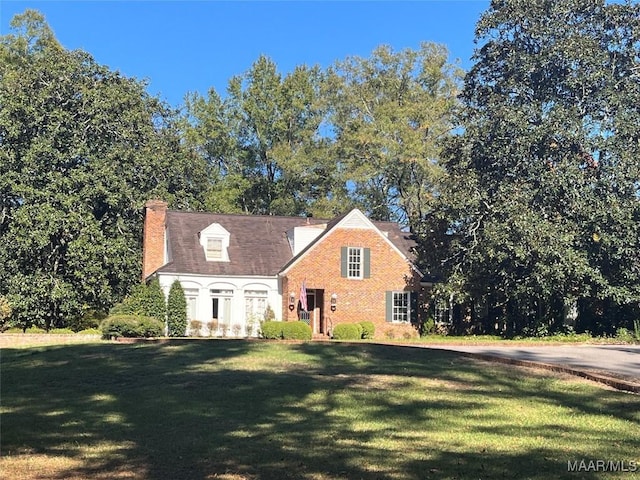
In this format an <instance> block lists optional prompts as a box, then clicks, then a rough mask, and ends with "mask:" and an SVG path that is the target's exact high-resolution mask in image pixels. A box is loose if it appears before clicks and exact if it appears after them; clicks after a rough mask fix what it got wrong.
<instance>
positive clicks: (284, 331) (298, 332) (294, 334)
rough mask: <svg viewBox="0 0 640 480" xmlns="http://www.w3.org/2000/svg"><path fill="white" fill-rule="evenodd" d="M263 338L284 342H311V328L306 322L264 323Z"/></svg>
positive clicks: (261, 331) (261, 328) (261, 329)
mask: <svg viewBox="0 0 640 480" xmlns="http://www.w3.org/2000/svg"><path fill="white" fill-rule="evenodd" d="M260 333H261V335H262V338H269V339H283V340H311V337H312V333H311V327H310V326H309V325H307V324H306V323H304V322H276V321H271V322H263V323H262V326H261V327H260Z"/></svg>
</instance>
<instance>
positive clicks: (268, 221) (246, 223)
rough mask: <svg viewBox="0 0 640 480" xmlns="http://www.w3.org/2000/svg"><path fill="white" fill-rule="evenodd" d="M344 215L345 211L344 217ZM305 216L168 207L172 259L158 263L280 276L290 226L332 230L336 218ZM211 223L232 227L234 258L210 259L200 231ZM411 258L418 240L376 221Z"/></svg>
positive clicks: (186, 269)
mask: <svg viewBox="0 0 640 480" xmlns="http://www.w3.org/2000/svg"><path fill="white" fill-rule="evenodd" d="M340 218H341V217H340ZM335 220H336V219H334V220H323V219H317V218H309V219H308V220H307V219H306V218H304V217H279V216H270V215H269V216H267V215H263V216H260V215H232V214H215V213H196V212H178V211H171V210H170V211H167V217H166V226H167V236H168V248H169V252H168V254H169V255H168V256H169V259H170V262H169V263H168V264H166V265H164V266H163V267H161V268H159V269H158V272H165V273H185V274H186V273H191V274H202V275H216V276H218V275H236V276H237V275H242V276H245V275H246V276H275V275H277V274H278V272H279V271H280V269H281V268H282V267H283V266H284V265H285V264H287V262H289V261H290V260H291V259H292V258H293V253H292V251H291V246H290V244H289V241H288V239H287V231H288V230H291V229H292V228H294V227H298V226H303V225H306V224H307V221H308V222H309V223H310V224H312V225H319V224H327V225H328V226H327V230H330V228H331V227H332V226H335V224H336V223H337V222H336V221H335ZM212 223H218V224H220V225H221V226H222V227H224V228H225V229H226V230H227V231H228V232H229V233H230V238H229V249H228V253H229V260H230V261H229V262H208V261H206V259H205V254H204V250H203V248H202V246H201V245H200V241H199V238H198V233H199V232H201V231H202V230H204V229H205V228H207V227H208V226H209V225H211V224H212ZM373 223H374V225H376V227H378V228H379V229H380V230H381V231H383V232H388V238H389V240H391V242H392V243H393V244H394V245H395V246H396V247H398V249H399V250H400V251H401V252H403V253H404V254H405V255H406V256H407V257H408V258H409V259H413V254H412V247H413V246H414V244H415V242H414V241H413V240H412V239H411V238H410V234H408V233H406V232H402V231H401V229H400V228H399V226H398V225H397V224H396V223H392V222H373Z"/></svg>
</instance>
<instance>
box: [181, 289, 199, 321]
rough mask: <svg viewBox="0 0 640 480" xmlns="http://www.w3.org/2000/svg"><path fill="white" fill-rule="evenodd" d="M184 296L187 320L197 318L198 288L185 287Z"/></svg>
mask: <svg viewBox="0 0 640 480" xmlns="http://www.w3.org/2000/svg"><path fill="white" fill-rule="evenodd" d="M184 297H185V300H186V301H187V320H197V312H198V309H197V307H198V290H197V289H192V288H185V290H184Z"/></svg>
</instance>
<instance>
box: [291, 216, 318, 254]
mask: <svg viewBox="0 0 640 480" xmlns="http://www.w3.org/2000/svg"><path fill="white" fill-rule="evenodd" d="M326 228H327V225H326V224H320V225H302V226H299V227H294V228H293V229H291V230H289V231H288V232H287V238H288V240H289V245H290V246H291V251H292V252H293V255H294V256H296V255H297V254H299V253H300V252H301V251H302V250H304V249H305V248H306V247H307V245H309V244H310V243H311V242H313V241H314V240H315V239H316V238H318V236H319V235H320V234H321V233H322V232H323V231H324V230H325V229H326Z"/></svg>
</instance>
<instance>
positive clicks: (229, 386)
mask: <svg viewBox="0 0 640 480" xmlns="http://www.w3.org/2000/svg"><path fill="white" fill-rule="evenodd" d="M272 345H273V344H270V343H264V342H249V341H235V340H226V341H175V342H174V341H172V342H168V343H157V344H140V345H114V344H96V345H68V346H59V347H41V348H34V349H20V350H10V349H5V350H4V351H3V362H2V365H1V367H2V379H3V388H2V389H3V392H2V393H3V395H2V397H3V402H2V403H3V426H2V429H3V435H2V450H3V455H9V456H11V455H16V454H20V453H33V454H51V455H63V456H66V457H69V458H73V459H77V460H79V463H80V465H79V466H74V467H69V468H66V469H63V470H60V471H57V472H49V474H48V475H47V478H51V479H55V478H59V479H63V478H64V479H68V478H109V473H110V472H122V473H123V474H127V473H131V474H133V476H134V477H135V478H145V479H150V480H160V479H169V478H170V479H193V480H201V479H203V480H204V479H207V478H214V477H215V476H218V477H221V478H229V479H243V478H247V479H298V478H336V479H338V478H344V479H351V478H359V479H365V480H369V479H371V480H373V479H380V480H387V479H388V480H391V479H395V478H445V477H446V478H451V474H452V472H454V473H455V472H459V473H460V475H458V473H455V474H456V475H458V476H457V478H477V477H478V476H480V475H481V473H480V472H482V471H484V472H485V473H486V475H485V474H482V475H483V478H503V477H504V472H510V471H511V472H515V471H522V468H521V467H522V465H526V466H527V469H528V468H531V470H530V471H531V472H532V474H531V476H530V477H529V478H539V479H542V478H548V476H549V472H550V470H549V469H550V468H552V469H553V470H552V471H555V470H556V469H558V468H560V467H562V462H561V461H560V460H559V459H558V457H557V453H556V454H554V452H546V451H544V450H539V451H532V452H531V453H530V454H529V453H527V454H526V455H523V454H518V455H514V454H510V453H502V454H499V453H496V452H484V453H483V452H477V453H473V452H463V453H461V452H460V451H458V452H455V451H451V452H448V451H444V450H436V449H435V447H434V448H431V449H429V448H427V449H425V451H424V452H423V453H424V455H422V457H421V459H416V458H415V455H414V454H415V452H410V451H409V450H407V451H403V450H402V449H401V450H398V449H394V448H390V447H388V446H387V445H386V444H385V443H384V442H381V441H380V437H381V436H382V437H385V436H386V437H388V438H389V439H391V440H394V441H396V440H398V439H400V440H401V441H402V439H403V435H405V434H406V432H408V431H411V430H412V429H414V428H415V425H416V424H419V425H424V427H425V428H429V426H430V425H433V428H434V429H435V428H438V429H443V428H446V427H447V425H446V422H447V421H448V420H447V419H449V418H453V419H455V418H456V416H457V415H460V416H462V415H464V414H465V412H469V411H478V412H481V413H482V411H483V409H484V405H483V394H484V393H485V392H486V393H487V395H489V394H491V395H494V394H495V388H494V387H495V385H496V384H497V383H498V384H501V385H502V388H503V392H499V393H498V394H499V395H501V394H504V395H505V396H508V395H521V396H523V397H527V396H533V397H537V398H543V399H545V401H551V402H558V403H562V404H568V405H570V406H572V408H576V409H580V410H581V411H584V412H593V411H595V410H597V409H598V405H602V404H601V403H600V404H598V398H596V395H597V394H596V393H594V394H593V397H589V396H586V397H585V395H584V392H582V394H583V395H582V397H581V396H580V394H579V393H577V392H576V393H575V394H574V393H571V392H568V393H562V392H557V391H552V392H551V393H548V392H547V393H545V392H542V391H533V390H534V389H533V388H531V387H525V386H520V385H518V384H517V382H516V383H515V384H514V382H513V378H511V379H509V378H501V377H500V376H499V375H496V374H495V372H494V373H489V372H487V373H484V372H483V371H482V368H478V364H477V363H476V362H474V361H471V360H469V359H468V358H465V357H462V356H460V355H458V354H456V353H454V352H447V351H440V350H438V351H433V350H431V351H430V350H426V349H406V348H402V347H394V346H384V345H373V344H362V345H358V346H355V347H354V346H352V345H346V344H319V343H301V344H292V345H288V346H286V347H285V346H283V347H281V348H282V349H283V350H282V355H291V352H293V354H294V355H297V356H299V358H298V357H295V358H294V357H292V358H291V359H289V357H287V358H288V360H287V361H286V362H284V363H282V364H281V365H280V364H279V363H278V362H280V361H281V360H278V358H273V357H265V356H263V355H262V353H263V352H264V351H266V350H268V351H269V353H270V354H271V355H272V356H273V355H274V354H273V352H274V351H275V352H276V354H277V353H278V350H273V348H272ZM276 356H277V355H276ZM270 358H271V359H272V360H269V359H270ZM269 361H273V363H274V365H276V366H270V365H268V363H269ZM259 362H263V363H266V364H267V365H266V366H265V365H263V364H260V363H259ZM282 365H284V367H283V366H282ZM500 368H503V367H500ZM505 370H506V369H505ZM427 380H428V381H429V382H435V383H433V385H445V386H450V387H451V388H459V389H460V391H459V395H456V396H454V397H453V398H451V397H448V398H445V399H441V400H435V399H434V398H432V397H429V396H425V395H417V396H415V397H412V398H403V401H402V402H398V397H397V396H395V395H393V394H392V393H393V392H394V391H400V390H402V388H403V386H405V385H406V386H407V388H409V387H411V388H415V382H416V381H427ZM70 386H72V387H73V388H72V389H70V388H69V387H70ZM434 388H435V387H434ZM604 397H607V394H604ZM615 399H616V396H615V395H611V399H610V400H609V399H608V398H607V401H608V402H609V403H607V405H609V407H611V408H612V412H613V413H611V414H612V415H620V416H621V418H631V419H634V420H635V421H636V422H637V418H636V417H634V416H633V415H631V417H627V416H625V415H626V414H625V412H623V411H622V410H624V408H623V407H622V405H623V403H622V402H621V403H620V406H619V408H617V407H616V403H615ZM351 403H352V404H353V409H350V410H349V411H350V412H355V413H353V415H354V416H357V417H358V420H359V421H362V420H364V421H365V424H367V422H370V423H371V424H372V425H374V427H371V428H356V427H355V426H354V425H356V422H354V418H352V417H350V416H349V415H345V405H351ZM626 405H627V407H628V405H629V403H628V402H627V403H626ZM637 406H638V407H639V409H640V404H638V405H637ZM456 412H458V413H456ZM380 424H382V425H380ZM469 428H470V429H471V430H472V432H473V429H474V428H475V427H474V426H473V425H470V426H469ZM484 433H487V432H483V431H482V429H480V428H477V434H484ZM491 433H498V434H500V433H501V432H491ZM505 433H506V432H505ZM541 433H544V432H535V431H531V432H528V433H527V434H528V435H540V434H541ZM570 434H571V432H569V435H570ZM407 442H408V445H409V446H408V447H407V448H408V449H410V448H411V447H410V445H411V439H410V438H408V439H407ZM390 445H391V444H390ZM638 446H639V447H640V445H638ZM409 453H411V455H409ZM418 453H420V452H418ZM87 455H89V456H91V455H94V457H95V458H94V459H93V460H91V461H88V460H87ZM554 455H555V456H554ZM419 456H420V455H419ZM550 459H553V460H550ZM390 465H391V466H393V467H390ZM461 465H463V466H464V465H466V467H461ZM479 465H480V466H481V467H479ZM471 466H473V467H471ZM465 468H466V469H467V470H465ZM478 468H480V470H478ZM564 468H565V470H566V462H565V464H564ZM225 475H226V477H225ZM114 476H115V475H114ZM583 478H591V477H588V476H583ZM594 478H595V477H594Z"/></svg>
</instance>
